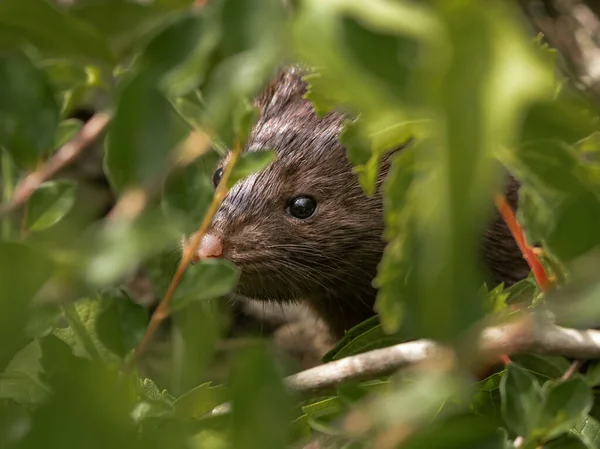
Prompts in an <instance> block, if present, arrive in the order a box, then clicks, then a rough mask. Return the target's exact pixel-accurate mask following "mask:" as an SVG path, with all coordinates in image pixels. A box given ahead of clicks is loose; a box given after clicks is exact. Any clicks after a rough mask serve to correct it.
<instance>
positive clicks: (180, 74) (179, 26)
mask: <svg viewBox="0 0 600 449" xmlns="http://www.w3.org/2000/svg"><path fill="white" fill-rule="evenodd" d="M210 12H211V11H209V12H208V13H207V12H206V11H201V12H200V13H199V14H186V15H182V16H180V17H177V18H176V19H175V20H172V21H170V23H169V24H168V25H167V26H165V27H163V29H161V30H160V32H159V33H157V34H156V36H154V37H153V38H152V39H151V40H150V42H148V44H147V45H146V47H145V48H144V51H143V52H142V54H141V55H140V56H139V59H138V60H137V61H136V67H137V69H138V70H140V71H144V72H146V74H147V76H149V77H151V78H152V79H153V80H155V81H154V82H155V83H156V84H157V85H158V86H160V88H161V89H164V91H165V92H166V93H167V96H169V97H173V96H181V95H185V94H186V93H187V92H189V91H190V90H192V89H195V88H197V87H198V86H199V85H200V84H201V83H202V81H203V80H204V78H205V76H206V72H207V70H208V69H209V67H210V63H211V60H210V57H211V54H212V52H213V51H214V50H215V48H216V46H217V45H218V43H219V38H220V37H221V36H220V29H219V23H218V21H216V20H215V18H214V17H213V15H212V14H210Z"/></svg>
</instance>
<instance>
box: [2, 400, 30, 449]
mask: <svg viewBox="0 0 600 449" xmlns="http://www.w3.org/2000/svg"><path fill="white" fill-rule="evenodd" d="M30 427H31V418H30V416H29V413H28V411H27V409H26V408H25V407H23V406H20V405H18V404H15V403H9V402H4V401H0V447H6V448H11V447H14V446H13V445H15V446H16V445H17V444H18V442H19V441H20V440H21V439H22V438H23V437H24V436H25V434H26V433H27V431H28V429H29V428H30Z"/></svg>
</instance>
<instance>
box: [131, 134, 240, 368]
mask: <svg viewBox="0 0 600 449" xmlns="http://www.w3.org/2000/svg"><path fill="white" fill-rule="evenodd" d="M241 152H242V145H241V144H240V142H237V143H236V145H235V146H234V148H233V150H232V151H231V153H230V156H229V160H228V162H227V165H226V166H225V170H224V171H223V175H222V177H221V181H220V182H219V185H218V186H217V189H216V191H215V194H214V195H213V199H212V202H211V203H210V206H209V207H208V210H207V211H206V214H205V215H204V219H203V220H202V224H201V225H200V228H199V229H198V232H196V234H195V235H194V237H193V238H192V241H191V243H189V244H188V245H186V248H185V250H184V252H183V257H182V258H181V262H179V265H178V266H177V271H176V272H175V274H174V275H173V278H172V279H171V283H170V284H169V288H168V289H167V292H166V293H165V296H164V298H163V299H162V301H161V302H160V304H159V305H158V307H157V308H156V310H155V311H154V313H153V314H152V318H151V319H150V323H148V328H147V329H146V333H145V334H144V337H143V338H142V340H141V341H140V343H139V344H138V345H137V347H136V348H135V350H134V352H133V355H132V357H131V358H130V359H129V361H128V362H127V364H126V365H125V366H124V368H123V373H124V374H125V375H127V374H128V373H129V372H130V371H131V369H132V368H133V367H134V366H135V364H136V363H137V361H138V360H139V358H140V356H141V354H142V353H143V352H144V351H145V349H146V347H147V346H148V343H149V342H150V340H151V338H152V336H153V335H154V332H156V329H158V326H159V325H160V323H161V322H162V321H163V320H164V319H165V318H167V316H169V305H170V304H171V300H172V299H173V295H174V293H175V289H176V288H177V286H178V285H179V283H180V282H181V279H182V278H183V275H184V273H185V270H187V267H188V265H189V264H190V262H192V259H193V258H194V256H195V254H196V252H197V251H198V247H199V246H200V242H201V241H202V237H204V235H205V234H206V232H207V231H208V228H209V227H210V224H211V222H212V220H213V217H214V215H215V214H216V212H217V210H218V208H219V205H220V204H221V201H223V199H224V198H225V196H226V195H227V191H228V190H229V189H228V187H227V180H228V179H229V176H230V175H231V172H232V170H233V168H234V167H235V164H236V162H237V160H238V158H239V156H240V154H241Z"/></svg>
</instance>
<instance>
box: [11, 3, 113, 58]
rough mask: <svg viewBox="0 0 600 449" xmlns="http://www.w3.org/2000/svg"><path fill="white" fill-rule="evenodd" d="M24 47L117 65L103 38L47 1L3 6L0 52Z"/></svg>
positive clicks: (55, 54) (50, 53)
mask: <svg viewBox="0 0 600 449" xmlns="http://www.w3.org/2000/svg"><path fill="white" fill-rule="evenodd" d="M40 24H43V25H40ZM24 43H30V44H32V45H34V46H35V47H37V48H38V49H40V50H41V51H42V52H44V53H46V54H48V55H52V56H66V57H70V58H85V59H87V60H95V61H100V62H104V63H109V64H110V63H113V62H115V59H114V55H113V54H112V52H111V51H110V49H109V48H108V45H107V42H106V39H105V38H104V37H103V36H102V35H100V34H99V33H98V32H96V30H94V29H93V28H92V27H91V26H89V25H88V24H86V23H85V22H83V21H80V20H77V19H76V18H74V17H69V16H68V15H67V14H65V13H64V12H63V10H61V9H60V8H57V7H56V6H53V5H51V4H50V3H49V2H48V1H46V0H5V1H3V2H0V49H2V50H12V49H15V48H18V47H21V46H22V44H24Z"/></svg>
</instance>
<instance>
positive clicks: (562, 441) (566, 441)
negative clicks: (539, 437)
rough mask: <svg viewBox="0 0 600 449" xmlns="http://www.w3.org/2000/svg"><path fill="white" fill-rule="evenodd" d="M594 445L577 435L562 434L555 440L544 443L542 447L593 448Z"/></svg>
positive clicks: (563, 448)
mask: <svg viewBox="0 0 600 449" xmlns="http://www.w3.org/2000/svg"><path fill="white" fill-rule="evenodd" d="M595 447H596V446H594V445H593V444H589V443H588V442H587V440H585V439H582V438H581V437H579V436H578V435H572V434H569V435H564V436H562V437H560V438H558V439H556V440H553V441H549V442H548V443H546V444H544V449H593V448H595Z"/></svg>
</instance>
